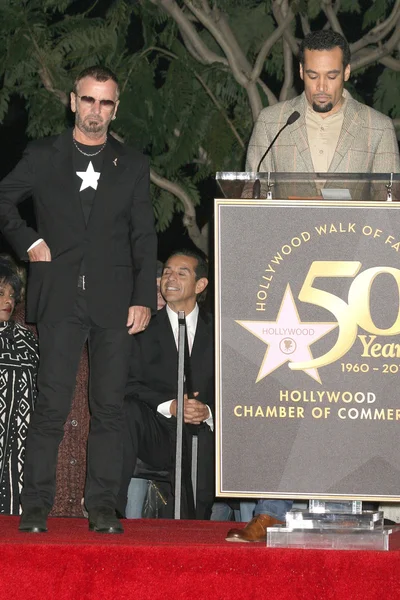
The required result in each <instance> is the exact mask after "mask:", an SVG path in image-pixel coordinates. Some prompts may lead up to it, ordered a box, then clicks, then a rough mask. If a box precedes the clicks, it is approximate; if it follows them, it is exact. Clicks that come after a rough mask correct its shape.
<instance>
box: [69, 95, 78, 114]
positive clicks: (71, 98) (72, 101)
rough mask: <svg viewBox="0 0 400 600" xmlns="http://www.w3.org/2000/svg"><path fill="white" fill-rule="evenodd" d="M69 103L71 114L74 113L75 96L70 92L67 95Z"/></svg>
mask: <svg viewBox="0 0 400 600" xmlns="http://www.w3.org/2000/svg"><path fill="white" fill-rule="evenodd" d="M69 98H70V101H71V110H72V112H73V113H74V112H76V96H75V94H74V92H71V93H70V95H69Z"/></svg>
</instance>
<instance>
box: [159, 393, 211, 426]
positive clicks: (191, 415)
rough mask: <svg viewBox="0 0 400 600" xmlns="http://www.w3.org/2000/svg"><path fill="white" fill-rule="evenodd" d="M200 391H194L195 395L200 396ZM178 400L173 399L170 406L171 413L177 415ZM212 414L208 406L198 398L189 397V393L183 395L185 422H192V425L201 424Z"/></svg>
mask: <svg viewBox="0 0 400 600" xmlns="http://www.w3.org/2000/svg"><path fill="white" fill-rule="evenodd" d="M198 395H199V392H194V394H193V396H195V397H196V396H198ZM176 408H177V402H176V400H173V401H172V402H171V406H170V409H169V410H170V413H171V415H173V416H174V417H176ZM209 416H210V411H209V410H208V407H207V406H206V405H205V404H203V403H202V402H200V401H199V400H196V399H195V398H188V396H187V394H185V395H184V397H183V420H184V421H185V423H191V424H192V425H200V423H203V421H205V420H206V419H208V417H209Z"/></svg>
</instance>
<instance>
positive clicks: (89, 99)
mask: <svg viewBox="0 0 400 600" xmlns="http://www.w3.org/2000/svg"><path fill="white" fill-rule="evenodd" d="M75 96H76V97H77V98H79V99H80V100H81V102H83V103H84V104H88V105H89V106H94V104H95V103H96V102H97V100H96V98H93V96H79V94H75ZM99 103H100V106H101V107H102V108H108V110H111V109H113V108H114V107H115V102H114V100H99Z"/></svg>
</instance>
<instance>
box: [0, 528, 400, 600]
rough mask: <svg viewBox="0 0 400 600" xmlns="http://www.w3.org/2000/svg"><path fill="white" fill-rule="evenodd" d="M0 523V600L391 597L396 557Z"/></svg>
mask: <svg viewBox="0 0 400 600" xmlns="http://www.w3.org/2000/svg"><path fill="white" fill-rule="evenodd" d="M17 525H18V518H16V517H0V561H1V562H0V565H1V566H0V569H1V571H0V600H11V599H15V600H32V599H35V600H36V599H40V600H56V599H57V600H70V599H77V600H89V599H90V600H128V599H129V600H131V599H135V600H142V599H146V600H168V599H170V598H171V599H173V600H178V599H181V598H185V599H186V598H187V599H189V598H190V599H193V600H196V599H200V598H201V599H206V600H214V599H227V600H228V599H229V600H236V599H247V598H248V599H253V598H254V599H258V598H260V599H268V600H297V599H315V600H330V599H335V600H339V599H340V600H341V599H343V600H358V599H360V600H370V599H374V600H392V599H393V600H394V599H396V600H397V599H400V552H371V551H358V552H357V551H341V552H340V551H323V550H282V549H268V548H266V547H265V546H264V545H263V544H251V545H250V544H236V543H228V542H225V541H224V534H225V533H226V531H227V529H228V528H229V523H212V522H209V521H207V522H201V521H197V522H196V521H166V520H165V521H161V520H160V521H155V520H154V521H151V520H141V521H125V522H124V526H125V534H124V535H113V536H112V535H104V536H102V535H99V534H94V533H89V531H88V530H87V521H86V520H84V519H50V520H49V533H47V534H36V535H35V534H23V533H19V532H18V531H17Z"/></svg>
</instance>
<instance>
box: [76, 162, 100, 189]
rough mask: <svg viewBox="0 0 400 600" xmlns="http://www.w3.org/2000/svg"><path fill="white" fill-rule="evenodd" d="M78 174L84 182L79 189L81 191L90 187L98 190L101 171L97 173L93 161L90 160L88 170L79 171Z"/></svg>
mask: <svg viewBox="0 0 400 600" xmlns="http://www.w3.org/2000/svg"><path fill="white" fill-rule="evenodd" d="M76 174H77V175H78V177H80V178H81V179H82V184H81V187H80V190H79V191H80V192H82V190H86V188H88V187H91V188H93V189H94V190H97V184H98V181H99V177H100V173H97V172H96V171H95V170H94V168H93V165H92V161H90V163H89V164H88V167H87V169H86V171H77V172H76Z"/></svg>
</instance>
